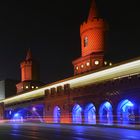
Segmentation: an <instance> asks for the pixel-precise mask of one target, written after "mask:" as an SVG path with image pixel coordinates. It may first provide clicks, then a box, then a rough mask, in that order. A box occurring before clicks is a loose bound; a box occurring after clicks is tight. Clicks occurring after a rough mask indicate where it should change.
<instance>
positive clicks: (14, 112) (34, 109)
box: [7, 104, 44, 122]
mask: <svg viewBox="0 0 140 140" xmlns="http://www.w3.org/2000/svg"><path fill="white" fill-rule="evenodd" d="M43 110H44V105H43V104H37V105H34V106H27V107H24V108H16V109H11V110H8V111H7V112H8V115H9V116H8V117H9V119H11V120H12V121H20V122H23V121H27V122H28V121H33V122H34V121H37V122H43ZM8 117H7V118H8Z"/></svg>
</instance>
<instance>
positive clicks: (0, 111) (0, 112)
mask: <svg viewBox="0 0 140 140" xmlns="http://www.w3.org/2000/svg"><path fill="white" fill-rule="evenodd" d="M3 119H4V103H0V120H3Z"/></svg>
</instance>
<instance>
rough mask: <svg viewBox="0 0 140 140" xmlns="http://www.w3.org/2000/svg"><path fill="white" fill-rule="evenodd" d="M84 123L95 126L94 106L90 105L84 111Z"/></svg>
mask: <svg viewBox="0 0 140 140" xmlns="http://www.w3.org/2000/svg"><path fill="white" fill-rule="evenodd" d="M84 118H85V123H88V124H96V109H95V106H94V105H93V104H92V103H90V104H88V105H87V106H86V108H85V110H84Z"/></svg>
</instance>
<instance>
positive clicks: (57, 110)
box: [53, 106, 61, 123]
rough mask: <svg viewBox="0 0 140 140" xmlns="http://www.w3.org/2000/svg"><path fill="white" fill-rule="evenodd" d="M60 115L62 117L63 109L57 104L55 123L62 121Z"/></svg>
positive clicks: (54, 116)
mask: <svg viewBox="0 0 140 140" xmlns="http://www.w3.org/2000/svg"><path fill="white" fill-rule="evenodd" d="M60 117H61V110H60V107H59V106H56V107H55V108H54V111H53V118H54V122H55V123H59V122H60Z"/></svg>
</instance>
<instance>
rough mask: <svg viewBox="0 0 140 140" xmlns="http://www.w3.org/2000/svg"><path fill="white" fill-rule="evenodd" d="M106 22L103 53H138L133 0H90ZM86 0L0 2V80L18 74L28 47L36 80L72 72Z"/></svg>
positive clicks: (139, 17) (112, 56)
mask: <svg viewBox="0 0 140 140" xmlns="http://www.w3.org/2000/svg"><path fill="white" fill-rule="evenodd" d="M96 3H97V6H98V10H99V13H100V16H101V17H104V18H105V19H106V20H107V22H108V24H109V31H108V39H107V47H106V57H107V59H109V60H112V61H113V63H114V62H119V61H122V60H126V59H130V58H135V57H138V56H140V10H139V4H138V0H133V1H132V0H96ZM89 6H90V0H59V1H58V0H38V1H35V0H32V1H31V0H24V1H22V0H17V1H15V0H9V1H7V0H4V1H3V2H0V80H3V79H7V78H11V79H20V67H19V64H20V62H21V61H22V60H24V58H25V56H26V52H27V50H28V48H31V50H32V53H33V57H34V59H36V60H38V61H39V62H40V75H41V81H44V82H46V83H50V82H52V81H57V80H59V79H63V78H66V77H69V76H72V75H73V67H72V60H74V59H76V58H78V57H80V34H79V26H80V24H81V23H82V22H83V21H84V20H86V18H87V15H88V10H89Z"/></svg>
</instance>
